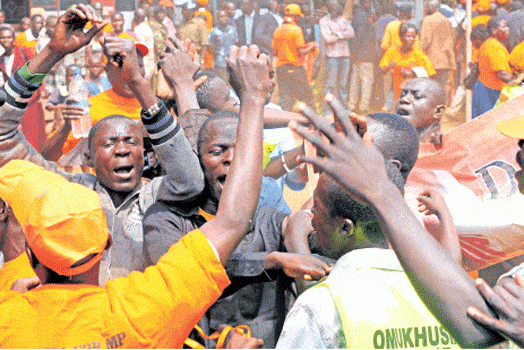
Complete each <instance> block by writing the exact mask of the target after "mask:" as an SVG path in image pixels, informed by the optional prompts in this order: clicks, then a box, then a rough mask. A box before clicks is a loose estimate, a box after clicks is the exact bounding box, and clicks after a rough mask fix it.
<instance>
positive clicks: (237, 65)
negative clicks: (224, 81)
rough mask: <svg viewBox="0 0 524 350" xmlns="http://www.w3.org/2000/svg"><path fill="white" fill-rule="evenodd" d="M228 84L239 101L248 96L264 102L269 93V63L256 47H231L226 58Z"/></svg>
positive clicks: (267, 58)
mask: <svg viewBox="0 0 524 350" xmlns="http://www.w3.org/2000/svg"><path fill="white" fill-rule="evenodd" d="M228 67H229V82H230V84H231V86H232V87H233V89H234V90H235V92H236V93H237V95H238V97H240V100H241V101H242V99H244V98H247V97H248V96H251V97H255V98H261V99H262V100H263V101H265V100H266V99H267V98H268V97H269V94H270V91H271V81H270V79H269V70H270V61H269V57H268V56H267V55H266V54H260V50H259V49H258V47H257V46H256V45H251V46H250V47H249V48H248V47H247V46H242V47H241V48H238V47H237V46H234V45H233V46H231V47H230V48H229V57H228Z"/></svg>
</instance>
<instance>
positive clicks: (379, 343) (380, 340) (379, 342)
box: [373, 329, 386, 349]
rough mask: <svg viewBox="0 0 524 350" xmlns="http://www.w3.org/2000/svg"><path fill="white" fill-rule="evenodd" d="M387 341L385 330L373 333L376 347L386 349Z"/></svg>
mask: <svg viewBox="0 0 524 350" xmlns="http://www.w3.org/2000/svg"><path fill="white" fill-rule="evenodd" d="M385 343H386V341H385V339H384V332H382V331H381V330H380V329H379V330H378V331H376V332H375V334H373V347H374V348H375V349H384V345H385Z"/></svg>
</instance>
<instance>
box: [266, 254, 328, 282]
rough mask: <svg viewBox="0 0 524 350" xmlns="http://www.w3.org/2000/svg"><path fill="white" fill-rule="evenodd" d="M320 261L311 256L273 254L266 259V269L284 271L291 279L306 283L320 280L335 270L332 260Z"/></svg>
mask: <svg viewBox="0 0 524 350" xmlns="http://www.w3.org/2000/svg"><path fill="white" fill-rule="evenodd" d="M325 259H326V260H323V259H320V258H319V257H317V256H314V255H311V254H293V253H280V252H271V253H269V254H268V255H267V257H266V269H278V268H280V269H282V271H284V273H285V274H286V275H288V276H289V277H291V278H301V279H304V280H306V281H311V280H319V279H321V278H322V277H324V276H326V275H327V274H329V273H330V272H331V270H332V269H333V266H334V263H333V261H332V260H331V259H328V258H325Z"/></svg>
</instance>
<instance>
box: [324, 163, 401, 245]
mask: <svg viewBox="0 0 524 350" xmlns="http://www.w3.org/2000/svg"><path fill="white" fill-rule="evenodd" d="M384 166H385V167H386V173H387V175H388V178H389V180H390V181H391V182H392V183H393V184H394V185H395V186H396V187H397V188H398V189H399V191H400V192H401V193H404V185H405V181H404V178H403V177H402V175H401V174H400V172H399V170H398V169H397V167H396V166H395V165H394V164H393V163H391V162H389V161H387V160H385V161H384ZM320 179H322V180H320ZM320 179H319V181H326V182H327V186H326V193H325V196H326V197H325V198H322V200H323V203H325V204H326V205H327V207H328V208H329V209H330V210H329V215H330V216H331V217H333V218H335V217H341V218H344V219H349V220H351V221H352V222H353V224H354V225H355V226H356V225H357V224H358V223H360V224H361V225H364V224H365V228H366V229H365V230H364V233H365V235H366V237H367V238H368V239H369V240H370V241H371V242H373V243H374V244H379V243H381V242H383V241H384V240H385V238H386V237H385V236H384V233H383V232H382V229H381V228H380V225H379V223H378V222H377V220H376V218H375V214H374V213H373V210H372V209H371V208H370V207H369V206H367V205H365V204H362V203H360V202H358V201H357V200H356V199H354V198H353V197H352V196H351V195H350V194H349V193H348V192H347V191H346V190H344V189H343V188H342V187H341V186H340V185H339V184H338V183H337V182H336V181H335V180H334V179H333V178H332V177H331V176H329V175H328V174H326V173H323V174H322V175H320Z"/></svg>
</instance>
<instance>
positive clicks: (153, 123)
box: [104, 37, 204, 201]
mask: <svg viewBox="0 0 524 350" xmlns="http://www.w3.org/2000/svg"><path fill="white" fill-rule="evenodd" d="M104 53H105V55H106V56H107V57H108V59H109V60H110V63H109V64H113V65H114V69H119V70H120V76H121V77H122V79H123V81H124V83H126V84H127V85H128V86H129V88H130V89H131V90H132V91H133V93H134V94H135V96H136V98H137V99H138V101H139V102H140V105H141V106H142V113H141V118H142V122H143V123H144V126H145V128H146V130H147V132H148V133H149V136H150V138H151V142H152V143H153V146H154V149H155V152H156V153H157V155H158V157H159V158H160V162H161V164H162V167H163V168H164V169H165V171H166V177H165V178H164V179H163V181H162V184H161V186H160V189H159V193H160V194H159V196H162V198H161V199H163V200H171V201H185V200H189V199H191V198H194V197H196V196H198V195H199V194H200V192H201V191H202V190H203V188H204V174H203V173H202V169H201V167H200V164H199V162H198V158H197V156H196V154H195V153H194V152H193V150H192V149H191V145H190V144H189V141H188V140H187V138H186V137H185V135H184V131H183V130H182V128H181V127H180V124H178V122H177V120H176V119H175V118H174V117H173V116H172V115H171V114H170V113H169V111H168V110H167V108H166V106H165V105H164V104H163V103H162V101H160V100H158V99H157V97H156V96H155V94H154V93H153V91H152V90H151V87H150V85H149V82H148V81H147V79H146V78H145V77H144V76H143V74H142V73H143V71H142V70H141V69H139V64H138V56H137V53H136V48H135V44H134V43H133V41H132V40H130V39H122V38H109V37H108V38H106V40H105V43H104ZM115 55H120V56H121V57H122V66H121V67H120V66H119V63H118V61H117V60H115V59H114V57H115ZM191 90H193V87H192V86H191Z"/></svg>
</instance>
